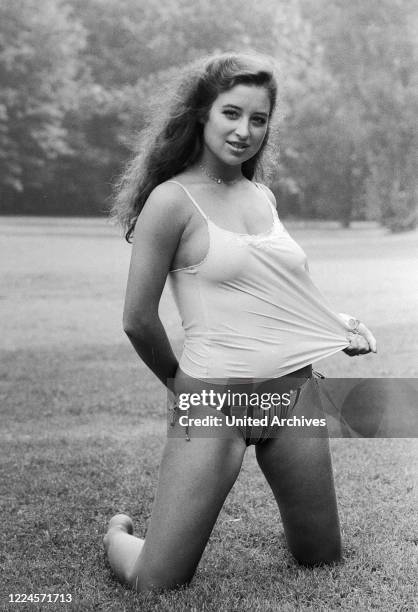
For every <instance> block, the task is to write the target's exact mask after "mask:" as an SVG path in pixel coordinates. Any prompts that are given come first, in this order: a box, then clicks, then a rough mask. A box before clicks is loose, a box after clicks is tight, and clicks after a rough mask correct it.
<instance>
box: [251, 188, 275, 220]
mask: <svg viewBox="0 0 418 612" xmlns="http://www.w3.org/2000/svg"><path fill="white" fill-rule="evenodd" d="M254 185H255V186H256V187H258V189H259V190H260V191H261V193H263V194H264V196H265V198H266V200H267V201H268V203H269V204H270V206H271V208H272V209H273V211H274V212H275V213H277V209H276V207H275V206H274V204H273V202H272V201H271V200H270V198H269V197H268V195H267V192H266V190H265V189H264V185H263V184H262V183H256V182H255V181H254Z"/></svg>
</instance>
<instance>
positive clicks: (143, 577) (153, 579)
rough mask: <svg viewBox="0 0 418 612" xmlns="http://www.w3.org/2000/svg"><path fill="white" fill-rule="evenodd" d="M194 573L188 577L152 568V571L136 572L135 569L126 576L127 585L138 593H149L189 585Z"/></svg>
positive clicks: (163, 569) (165, 569)
mask: <svg viewBox="0 0 418 612" xmlns="http://www.w3.org/2000/svg"><path fill="white" fill-rule="evenodd" d="M193 575H194V573H192V574H191V575H190V576H189V575H185V574H183V575H181V574H177V575H175V574H172V573H171V572H170V571H169V570H168V568H166V567H165V568H164V567H160V568H154V569H153V570H152V571H150V570H149V569H148V570H145V571H139V572H138V571H137V570H136V569H135V570H133V571H132V572H131V574H130V575H129V576H128V579H127V584H128V585H129V586H130V587H131V588H132V589H134V590H135V591H137V592H139V593H150V592H156V591H164V590H168V589H176V588H180V587H182V586H187V585H188V584H190V582H191V580H192V578H193Z"/></svg>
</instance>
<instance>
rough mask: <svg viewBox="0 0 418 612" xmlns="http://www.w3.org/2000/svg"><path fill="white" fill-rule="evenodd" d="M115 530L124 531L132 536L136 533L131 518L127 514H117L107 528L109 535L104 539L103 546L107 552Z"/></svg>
mask: <svg viewBox="0 0 418 612" xmlns="http://www.w3.org/2000/svg"><path fill="white" fill-rule="evenodd" d="M115 530H122V531H125V532H126V533H129V535H132V534H133V532H134V525H133V523H132V519H131V517H130V516H128V515H127V514H115V516H112V518H111V519H110V521H109V524H108V527H107V533H106V534H105V536H104V538H103V545H104V547H105V550H106V551H107V549H108V547H109V544H110V538H111V535H112V533H114V532H115Z"/></svg>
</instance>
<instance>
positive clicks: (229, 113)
mask: <svg viewBox="0 0 418 612" xmlns="http://www.w3.org/2000/svg"><path fill="white" fill-rule="evenodd" d="M224 115H226V116H227V117H230V118H231V119H236V118H237V117H238V113H237V111H234V110H226V111H224Z"/></svg>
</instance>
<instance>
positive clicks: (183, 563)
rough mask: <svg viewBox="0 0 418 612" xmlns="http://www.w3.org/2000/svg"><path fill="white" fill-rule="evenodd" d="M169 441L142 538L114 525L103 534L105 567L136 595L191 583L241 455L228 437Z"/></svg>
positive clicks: (241, 447) (237, 437)
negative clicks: (107, 560) (108, 564)
mask: <svg viewBox="0 0 418 612" xmlns="http://www.w3.org/2000/svg"><path fill="white" fill-rule="evenodd" d="M193 434H194V432H193V430H191V440H190V441H189V442H187V441H186V440H185V438H184V435H182V437H181V438H176V437H173V438H168V439H167V442H166V446H165V449H164V452H163V457H162V461H161V466H160V474H159V481H158V487H157V492H156V496H155V501H154V506H153V510H152V515H151V521H150V527H149V530H148V533H147V537H146V539H145V540H142V539H140V538H136V537H134V536H133V535H130V534H129V533H128V530H127V529H126V528H125V527H124V526H123V525H122V526H118V525H113V526H112V527H111V528H110V529H109V531H108V534H107V536H106V542H105V547H106V549H107V554H108V559H109V563H110V565H111V567H112V569H113V570H114V572H115V574H116V575H117V577H118V578H119V580H121V581H122V582H126V583H128V584H130V585H131V586H132V587H133V588H135V589H136V590H138V591H148V590H153V589H162V588H173V587H175V586H178V585H182V584H186V583H188V582H190V580H191V579H192V577H193V575H194V572H195V570H196V567H197V564H198V563H199V560H200V558H201V556H202V553H203V550H204V548H205V546H206V543H207V541H208V539H209V536H210V533H211V531H212V528H213V526H214V524H215V522H216V519H217V517H218V514H219V512H220V510H221V508H222V505H223V503H224V501H225V498H226V496H227V494H228V492H229V491H230V489H231V487H232V485H233V484H234V482H235V480H236V478H237V476H238V474H239V471H240V469H241V464H242V460H243V456H244V453H245V449H246V446H245V442H244V440H243V438H242V435H241V434H240V433H239V432H238V430H236V432H234V436H233V437H232V438H223V439H222V438H221V439H219V438H199V437H197V436H196V435H193Z"/></svg>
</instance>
